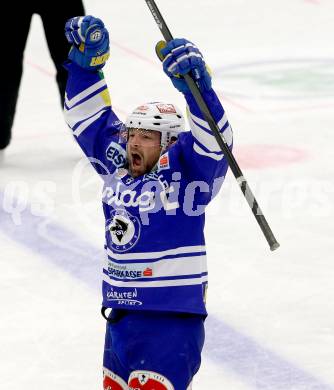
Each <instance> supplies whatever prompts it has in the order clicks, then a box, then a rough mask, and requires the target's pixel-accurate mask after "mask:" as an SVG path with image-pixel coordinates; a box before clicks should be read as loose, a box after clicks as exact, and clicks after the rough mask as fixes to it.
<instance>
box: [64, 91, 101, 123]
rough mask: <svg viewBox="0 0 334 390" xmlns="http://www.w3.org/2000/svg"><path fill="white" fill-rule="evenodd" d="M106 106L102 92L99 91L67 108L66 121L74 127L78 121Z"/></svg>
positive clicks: (65, 112)
mask: <svg viewBox="0 0 334 390" xmlns="http://www.w3.org/2000/svg"><path fill="white" fill-rule="evenodd" d="M104 107H107V106H106V103H105V101H104V99H103V98H102V96H101V94H99V93H98V94H96V95H95V96H93V97H91V98H90V99H88V100H85V101H84V102H82V103H80V104H78V105H77V106H75V107H73V108H71V109H69V110H67V109H66V108H65V111H64V114H65V120H66V123H67V124H68V125H69V126H70V127H71V129H73V127H74V126H75V125H76V124H77V123H78V122H80V121H82V120H83V119H88V118H90V117H91V116H93V115H95V114H97V113H98V112H99V111H101V110H102V109H103V108H104Z"/></svg>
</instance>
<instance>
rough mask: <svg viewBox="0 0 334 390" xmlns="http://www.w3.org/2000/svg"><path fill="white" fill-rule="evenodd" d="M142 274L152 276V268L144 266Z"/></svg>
mask: <svg viewBox="0 0 334 390" xmlns="http://www.w3.org/2000/svg"><path fill="white" fill-rule="evenodd" d="M143 275H144V276H153V270H152V268H148V267H147V268H146V269H145V270H144V271H143Z"/></svg>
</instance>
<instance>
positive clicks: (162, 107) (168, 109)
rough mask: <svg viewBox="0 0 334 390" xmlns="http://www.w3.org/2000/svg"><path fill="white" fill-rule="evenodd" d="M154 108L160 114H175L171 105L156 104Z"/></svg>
mask: <svg viewBox="0 0 334 390" xmlns="http://www.w3.org/2000/svg"><path fill="white" fill-rule="evenodd" d="M156 107H157V109H158V110H159V111H160V112H161V114H176V110H175V107H174V106H173V104H157V105H156Z"/></svg>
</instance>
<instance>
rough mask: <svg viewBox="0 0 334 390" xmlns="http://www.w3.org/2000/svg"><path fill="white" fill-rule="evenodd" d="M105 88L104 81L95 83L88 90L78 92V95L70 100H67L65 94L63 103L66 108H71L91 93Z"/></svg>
mask: <svg viewBox="0 0 334 390" xmlns="http://www.w3.org/2000/svg"><path fill="white" fill-rule="evenodd" d="M103 86H105V87H106V88H107V84H106V81H105V80H104V79H102V80H100V81H98V82H97V83H95V84H93V85H91V86H90V87H89V88H87V89H84V90H83V91H82V92H80V93H79V94H78V95H75V96H74V97H73V98H72V99H68V97H67V93H66V94H65V103H66V106H67V107H68V108H71V107H73V106H74V105H75V104H77V103H78V102H80V100H82V99H84V98H85V97H87V96H89V95H90V94H92V93H93V92H95V91H97V90H98V89H100V88H102V87H103Z"/></svg>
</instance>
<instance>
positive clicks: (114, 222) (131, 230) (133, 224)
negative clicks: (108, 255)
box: [107, 209, 141, 252]
mask: <svg viewBox="0 0 334 390" xmlns="http://www.w3.org/2000/svg"><path fill="white" fill-rule="evenodd" d="M140 227H141V225H140V222H139V219H138V218H137V217H135V216H133V215H131V214H130V213H129V212H127V211H125V210H120V209H119V210H113V211H112V213H111V218H110V220H109V224H108V225H107V229H108V231H109V234H110V238H111V248H112V249H113V250H114V251H116V252H126V251H127V250H129V249H131V248H132V247H133V246H135V245H136V243H137V241H138V239H139V236H140Z"/></svg>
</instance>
